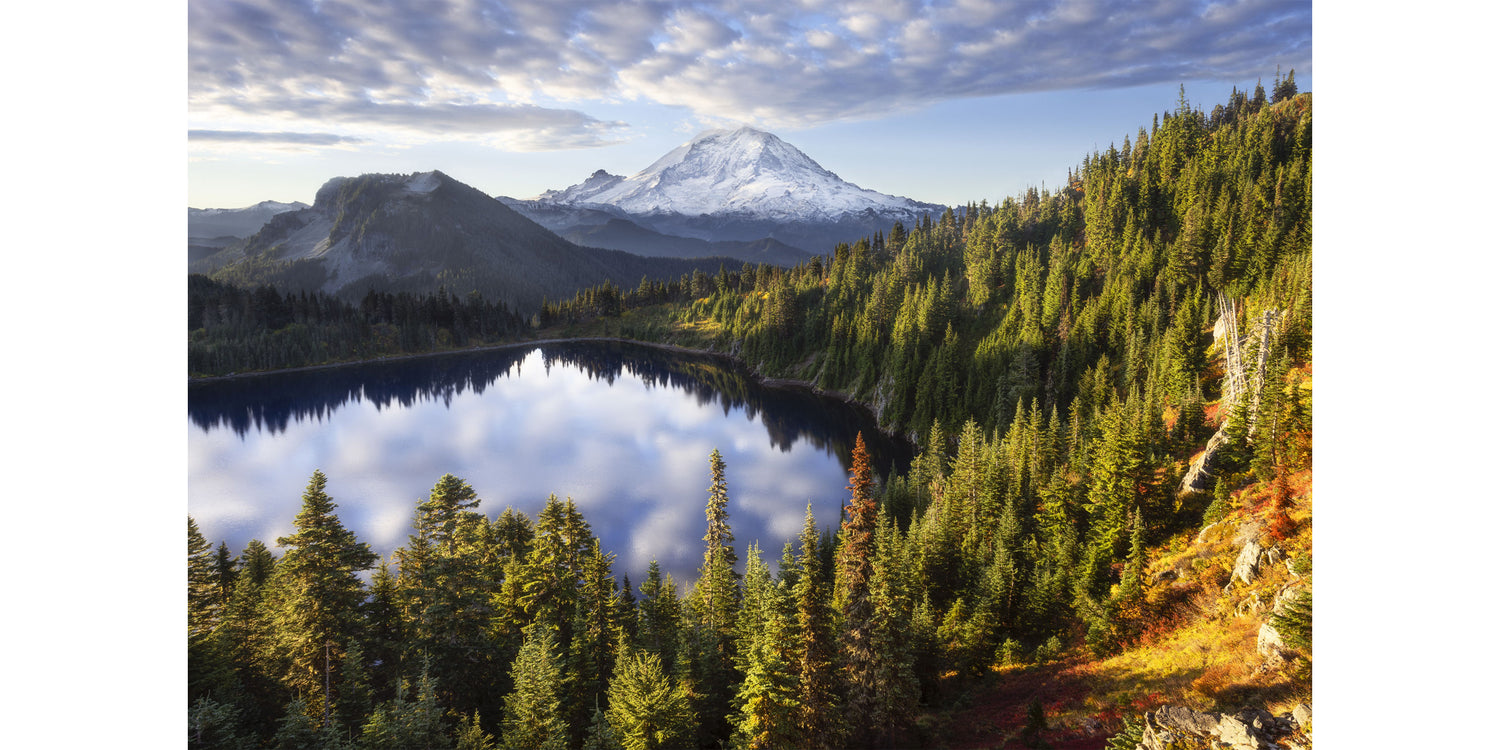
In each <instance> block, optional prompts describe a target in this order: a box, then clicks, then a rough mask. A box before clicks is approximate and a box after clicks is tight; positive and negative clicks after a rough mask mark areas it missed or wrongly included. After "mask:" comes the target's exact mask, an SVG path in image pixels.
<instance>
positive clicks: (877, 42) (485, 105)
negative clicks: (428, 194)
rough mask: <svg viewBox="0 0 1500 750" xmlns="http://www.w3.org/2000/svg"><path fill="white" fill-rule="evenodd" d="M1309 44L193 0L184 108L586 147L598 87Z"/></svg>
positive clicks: (938, 93) (615, 12)
mask: <svg viewBox="0 0 1500 750" xmlns="http://www.w3.org/2000/svg"><path fill="white" fill-rule="evenodd" d="M1310 48H1311V3H1310V2H1309V0H1290V1H1289V0H1243V1H1242V2H1233V3H1210V2H1203V1H1202V0H1164V1H1163V2H1156V3H1150V4H1142V3H1136V2H1128V1H1127V0H1030V1H1028V0H1011V1H997V2H984V1H983V0H935V1H934V2H930V3H919V2H915V1H911V0H907V1H900V2H890V1H889V0H878V1H877V0H869V1H865V0H858V1H856V2H820V1H813V0H807V1H805V2H801V3H792V4H788V3H781V2H767V1H762V0H725V1H723V2H694V3H687V2H660V1H642V2H631V3H607V4H599V3H594V2H586V1H584V0H561V1H559V0H508V1H506V2H499V1H496V0H429V1H426V2H406V3H379V4H374V5H371V4H368V3H355V2H353V1H352V0H303V1H302V2H287V1H286V0H241V1H240V2H233V3H228V2H222V1H221V0H190V3H189V108H190V115H191V116H193V117H194V118H195V119H196V122H195V126H197V127H202V128H204V129H219V130H225V129H237V128H231V127H226V126H225V125H223V124H221V122H219V121H220V120H227V119H230V117H231V116H238V117H239V118H241V119H244V118H247V117H260V118H273V119H274V122H272V123H268V127H266V128H265V129H266V130H268V131H272V132H296V133H327V134H335V135H347V131H350V130H351V129H360V130H361V132H362V133H364V134H366V135H370V134H371V132H372V131H373V132H374V133H391V134H392V135H391V137H393V138H395V139H397V140H401V139H403V138H414V139H418V140H429V139H470V140H481V141H486V142H489V143H493V144H495V145H497V146H500V147H502V148H508V149H514V150H543V149H558V148H584V147H590V146H598V145H604V144H608V143H612V142H618V140H619V139H621V138H623V137H624V136H623V135H622V134H623V133H624V132H625V130H626V125H625V124H624V123H619V122H608V121H602V120H600V119H598V118H596V117H594V116H591V115H589V114H587V113H586V111H585V110H587V109H588V107H589V105H590V104H591V103H595V102H605V101H619V100H622V99H633V100H638V101H640V100H643V101H648V102H654V103H658V104H664V105H675V106H681V107H683V108H686V109H687V110H689V111H691V112H692V113H693V114H694V115H695V116H698V117H705V118H716V119H727V120H735V121H741V122H753V123H758V124H762V125H766V126H784V125H810V124H816V123H821V122H827V121H832V120H838V119H845V118H858V117H869V116H877V115H882V114H886V113H889V112H891V111H893V110H902V109H911V108H916V107H921V106H924V105H927V104H931V103H934V102H937V101H942V100H946V99H952V98H956V97H972V96H990V95H997V94H1005V93H1015V92H1031V91H1042V90H1052V89H1071V88H1096V87H1117V86H1134V85H1142V84H1149V83H1163V82H1179V81H1190V80H1243V79H1246V78H1253V77H1257V76H1264V75H1267V74H1268V68H1270V69H1274V66H1275V65H1277V64H1281V65H1282V66H1283V67H1284V68H1291V67H1297V68H1301V69H1303V70H1304V71H1307V67H1308V65H1309V63H1310ZM556 103H567V104H566V107H577V108H566V107H558V106H552V105H554V104H556ZM215 118H218V119H217V120H216V119H215ZM204 120H209V121H207V122H205V121H204Z"/></svg>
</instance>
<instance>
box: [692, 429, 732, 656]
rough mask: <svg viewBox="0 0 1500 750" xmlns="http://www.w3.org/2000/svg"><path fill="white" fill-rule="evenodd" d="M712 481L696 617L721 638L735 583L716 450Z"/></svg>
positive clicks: (728, 632) (727, 628)
mask: <svg viewBox="0 0 1500 750" xmlns="http://www.w3.org/2000/svg"><path fill="white" fill-rule="evenodd" d="M709 468H710V470H711V473H712V476H713V483H712V484H711V485H710V487H709V490H708V507H707V509H706V511H705V512H706V515H707V516H708V532H707V533H705V534H704V535H703V541H704V542H706V543H707V548H706V549H705V550H704V553H703V566H702V567H701V568H700V569H699V571H698V583H697V585H696V587H695V588H696V590H697V591H698V594H699V595H698V600H699V602H700V607H699V609H700V612H699V616H700V618H701V619H702V620H703V622H704V624H705V625H707V626H708V628H709V629H710V630H711V631H713V633H714V635H715V636H716V637H718V638H720V639H722V640H723V641H728V639H729V638H730V637H731V636H732V634H733V628H734V614H735V610H736V607H737V605H738V601H737V596H738V586H737V585H736V580H735V579H736V575H735V572H734V565H735V563H736V562H738V558H737V557H736V556H735V554H734V532H733V531H731V530H730V527H729V511H728V507H727V506H728V503H729V489H728V483H727V482H726V480H725V478H724V460H723V458H721V457H720V455H719V451H718V449H714V452H713V454H712V455H710V456H709Z"/></svg>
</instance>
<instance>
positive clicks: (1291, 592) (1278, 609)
mask: <svg viewBox="0 0 1500 750" xmlns="http://www.w3.org/2000/svg"><path fill="white" fill-rule="evenodd" d="M1301 591H1302V587H1301V586H1299V585H1297V584H1295V583H1289V584H1287V585H1285V586H1283V587H1282V588H1281V590H1280V591H1278V592H1276V603H1275V605H1274V606H1272V607H1271V614H1276V615H1279V614H1282V613H1283V612H1285V611H1286V603H1287V602H1289V601H1291V600H1292V597H1294V596H1296V595H1297V594H1299V593H1301Z"/></svg>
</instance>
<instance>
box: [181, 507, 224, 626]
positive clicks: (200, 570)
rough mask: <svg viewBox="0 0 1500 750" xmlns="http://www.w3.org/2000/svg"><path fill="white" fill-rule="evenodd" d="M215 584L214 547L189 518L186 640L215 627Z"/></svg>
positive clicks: (217, 605)
mask: <svg viewBox="0 0 1500 750" xmlns="http://www.w3.org/2000/svg"><path fill="white" fill-rule="evenodd" d="M219 601H220V600H219V597H218V592H217V587H216V585H215V575H214V557H213V547H211V546H209V543H208V540H206V539H204V538H203V534H202V533H201V532H199V531H198V522H197V521H194V520H193V517H192V516H188V638H189V639H198V638H202V637H203V636H206V635H208V633H209V631H211V630H213V628H214V626H216V625H217V624H218V619H219V612H220V604H219Z"/></svg>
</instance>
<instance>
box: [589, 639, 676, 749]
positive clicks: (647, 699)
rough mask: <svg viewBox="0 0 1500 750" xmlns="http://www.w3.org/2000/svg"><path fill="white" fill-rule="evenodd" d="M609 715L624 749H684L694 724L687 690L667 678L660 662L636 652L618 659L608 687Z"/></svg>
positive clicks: (649, 655)
mask: <svg viewBox="0 0 1500 750" xmlns="http://www.w3.org/2000/svg"><path fill="white" fill-rule="evenodd" d="M608 715H609V724H610V726H611V727H613V728H614V732H615V736H616V738H618V741H619V743H620V745H621V746H622V747H624V748H625V750H665V749H666V748H680V747H685V746H687V745H688V743H689V742H690V741H691V737H692V736H693V726H694V724H695V721H696V719H695V717H694V716H693V713H692V709H691V708H690V706H689V698H688V695H687V691H686V690H685V689H684V688H683V686H681V685H675V686H674V685H673V684H672V682H671V680H669V679H668V678H667V675H666V672H664V671H663V670H662V663H661V659H660V658H658V657H657V655H656V654H653V653H650V652H646V651H635V650H630V651H628V652H627V653H624V654H621V655H620V657H619V662H618V666H616V668H615V675H614V679H612V680H611V681H610V685H609V711H608Z"/></svg>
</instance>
